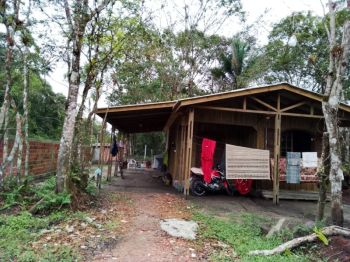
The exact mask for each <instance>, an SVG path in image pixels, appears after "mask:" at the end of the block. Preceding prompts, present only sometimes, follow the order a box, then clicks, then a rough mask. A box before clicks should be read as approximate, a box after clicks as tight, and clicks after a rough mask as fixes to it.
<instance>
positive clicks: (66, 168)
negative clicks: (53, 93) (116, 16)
mask: <svg viewBox="0 0 350 262" xmlns="http://www.w3.org/2000/svg"><path fill="white" fill-rule="evenodd" d="M110 2H112V0H103V1H102V2H101V3H100V4H99V5H98V6H96V5H95V6H94V7H93V8H91V7H90V6H89V1H87V0H75V1H73V3H71V4H69V2H68V0H65V1H64V7H63V8H64V12H65V15H66V20H67V24H68V28H69V29H68V34H67V35H68V43H69V46H71V49H70V56H69V61H68V85H69V90H68V98H67V108H66V116H65V119H64V124H63V131H62V137H61V140H60V149H59V152H58V158H57V170H56V192H62V191H63V190H64V188H65V177H66V175H67V174H69V172H70V168H71V167H72V164H73V163H72V158H71V150H72V144H73V138H74V130H75V124H76V116H77V102H78V94H79V86H80V73H81V71H80V59H81V52H82V47H83V40H84V36H85V29H86V26H87V24H88V23H89V22H91V21H92V19H93V17H94V16H95V15H96V14H97V13H100V12H101V11H102V10H103V9H104V8H105V7H106V6H107V5H108V4H109V3H110Z"/></svg>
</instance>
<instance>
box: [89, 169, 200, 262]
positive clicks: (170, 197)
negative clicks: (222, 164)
mask: <svg viewBox="0 0 350 262" xmlns="http://www.w3.org/2000/svg"><path fill="white" fill-rule="evenodd" d="M152 175H153V176H154V175H156V173H154V172H142V173H141V172H127V173H126V174H125V179H124V180H121V178H119V177H118V178H113V182H112V183H111V184H109V185H106V186H105V187H104V188H105V190H106V191H107V192H114V191H118V192H123V194H127V195H128V197H129V198H130V199H131V201H132V204H131V205H132V208H133V213H132V215H129V216H126V217H125V218H124V219H123V220H122V221H124V227H125V228H126V232H125V234H123V235H122V236H121V238H120V240H119V241H118V243H117V245H116V246H115V248H114V249H111V250H106V251H105V252H103V253H102V254H100V255H98V256H95V258H94V261H106V260H107V261H203V260H206V254H205V252H198V251H202V250H199V249H200V248H199V247H198V245H196V243H195V241H188V240H183V239H179V238H174V237H171V236H168V235H167V234H166V233H165V232H163V231H162V230H161V229H160V225H159V223H160V221H161V220H162V219H166V218H181V219H190V217H191V213H190V208H191V207H190V206H188V204H189V203H186V201H185V200H184V199H183V198H181V197H180V196H178V195H176V194H175V191H173V190H172V189H171V188H167V187H165V186H164V185H163V184H162V182H161V181H160V179H159V178H154V177H152Z"/></svg>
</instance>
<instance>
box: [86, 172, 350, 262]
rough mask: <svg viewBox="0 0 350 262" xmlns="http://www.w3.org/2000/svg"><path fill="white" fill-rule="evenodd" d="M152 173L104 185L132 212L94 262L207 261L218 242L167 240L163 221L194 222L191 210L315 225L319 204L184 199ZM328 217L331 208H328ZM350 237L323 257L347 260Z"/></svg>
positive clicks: (349, 213)
mask: <svg viewBox="0 0 350 262" xmlns="http://www.w3.org/2000/svg"><path fill="white" fill-rule="evenodd" d="M156 176H157V173H155V172H151V171H146V172H144V171H128V172H126V174H125V179H123V180H122V179H121V178H120V177H113V181H112V183H111V184H105V185H103V189H102V191H103V192H104V193H103V194H115V193H118V194H122V195H125V196H127V198H128V199H129V200H130V201H129V205H128V211H127V212H122V213H118V215H119V218H120V219H121V221H122V229H121V230H120V231H119V232H118V234H119V235H118V236H117V237H116V238H117V241H115V242H113V243H111V246H109V247H108V248H105V249H104V251H102V252H97V253H96V252H95V253H94V254H93V255H94V258H93V260H94V261H207V260H208V259H209V258H208V254H210V253H211V251H212V250H213V248H215V244H210V243H207V245H205V243H201V244H198V243H196V241H186V240H182V239H178V238H173V237H170V236H168V235H167V234H166V233H165V232H163V231H161V229H160V226H159V222H160V220H161V219H165V218H183V219H189V218H190V215H191V208H192V206H195V207H196V208H197V209H200V210H201V211H202V212H206V213H209V214H211V215H215V216H221V217H225V216H229V215H230V214H231V215H232V213H233V212H249V213H256V214H259V215H263V216H266V217H270V218H272V219H276V220H277V219H279V218H281V217H287V218H290V219H291V220H295V223H298V224H300V223H303V222H304V223H306V222H308V221H309V222H310V221H314V218H315V212H316V205H317V203H316V202H310V201H283V200H282V201H281V202H280V205H279V206H275V205H273V204H272V201H271V200H265V199H261V198H252V197H240V196H236V197H232V196H226V195H223V194H215V195H209V196H205V197H201V198H198V197H190V198H189V200H184V198H183V196H182V195H181V194H179V193H177V192H176V191H175V190H174V189H173V188H169V187H166V186H164V185H163V183H162V182H161V180H160V179H159V178H157V177H156ZM349 210H350V207H349V206H348V205H345V206H344V215H345V221H346V225H349V224H350V223H349V221H350V211H349ZM327 215H328V216H329V205H328V206H327ZM348 249H349V250H350V244H349V240H348V239H342V238H337V237H335V238H332V240H331V244H330V246H328V247H326V248H322V249H321V250H320V252H321V254H324V255H323V256H324V257H325V258H329V261H333V260H334V259H335V258H336V259H339V261H348V259H349V254H350V253H347V250H348Z"/></svg>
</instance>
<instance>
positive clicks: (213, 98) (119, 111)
mask: <svg viewBox="0 0 350 262" xmlns="http://www.w3.org/2000/svg"><path fill="white" fill-rule="evenodd" d="M276 91H286V92H288V93H290V94H293V95H296V96H301V97H304V98H308V99H310V100H313V101H315V102H319V103H321V102H322V101H323V99H324V96H323V95H321V94H318V93H316V92H313V91H309V90H306V89H303V88H300V87H297V86H293V85H291V84H289V83H278V84H273V85H266V86H258V87H249V88H242V89H236V90H232V91H227V92H222V93H216V94H210V95H203V96H197V97H190V98H184V99H179V100H177V101H167V102H157V103H145V104H135V105H123V106H115V107H110V108H99V109H97V110H96V114H97V115H99V116H100V117H102V118H103V117H104V115H105V114H107V117H106V120H107V122H108V123H110V124H112V125H113V126H115V127H116V128H118V129H121V130H125V131H126V132H150V131H161V130H163V127H164V126H165V124H166V122H167V120H168V118H169V117H170V115H171V113H172V112H177V111H179V110H180V109H181V108H183V107H187V106H192V105H200V104H204V103H208V102H219V101H222V100H227V99H231V98H239V97H244V96H248V95H259V94H267V93H269V92H276ZM339 108H340V109H341V110H343V111H345V112H349V113H350V106H349V105H346V104H343V103H342V104H340V105H339Z"/></svg>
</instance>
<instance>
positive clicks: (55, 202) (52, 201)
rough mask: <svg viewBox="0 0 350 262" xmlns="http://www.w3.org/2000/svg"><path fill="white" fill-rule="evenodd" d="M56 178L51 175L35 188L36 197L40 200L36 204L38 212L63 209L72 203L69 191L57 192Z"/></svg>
mask: <svg viewBox="0 0 350 262" xmlns="http://www.w3.org/2000/svg"><path fill="white" fill-rule="evenodd" d="M55 186H56V180H55V177H51V178H49V179H47V180H46V181H45V182H43V183H42V184H41V185H39V186H37V187H36V188H35V195H34V197H35V198H36V199H37V200H40V202H39V204H38V205H37V206H36V210H37V211H38V212H40V211H44V210H45V212H50V211H52V210H57V209H61V208H62V207H65V206H67V205H69V204H70V203H71V199H70V194H68V193H67V192H62V193H57V194H56V193H55Z"/></svg>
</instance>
